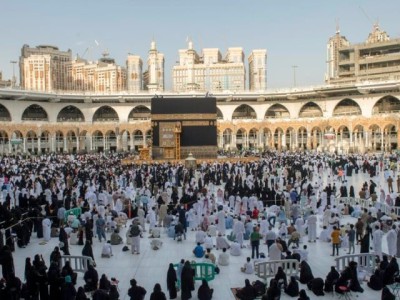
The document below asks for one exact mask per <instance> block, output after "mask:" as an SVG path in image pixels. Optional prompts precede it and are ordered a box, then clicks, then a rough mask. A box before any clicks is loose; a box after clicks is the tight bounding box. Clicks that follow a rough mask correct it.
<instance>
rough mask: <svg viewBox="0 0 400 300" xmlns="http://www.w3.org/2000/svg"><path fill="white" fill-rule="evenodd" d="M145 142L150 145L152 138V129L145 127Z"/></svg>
mask: <svg viewBox="0 0 400 300" xmlns="http://www.w3.org/2000/svg"><path fill="white" fill-rule="evenodd" d="M145 138H146V144H147V145H151V141H152V140H153V129H151V128H150V129H147V130H146V136H145Z"/></svg>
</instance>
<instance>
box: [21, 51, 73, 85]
mask: <svg viewBox="0 0 400 300" xmlns="http://www.w3.org/2000/svg"><path fill="white" fill-rule="evenodd" d="M71 60H72V51H71V50H68V51H60V50H59V49H58V48H57V47H54V46H49V45H39V46H37V47H36V48H31V47H29V46H28V45H24V46H23V47H22V49H21V56H20V58H19V67H20V81H21V87H22V88H24V89H27V90H37V91H44V92H50V91H53V90H64V89H65V88H66V86H67V69H68V65H69V63H70V62H71Z"/></svg>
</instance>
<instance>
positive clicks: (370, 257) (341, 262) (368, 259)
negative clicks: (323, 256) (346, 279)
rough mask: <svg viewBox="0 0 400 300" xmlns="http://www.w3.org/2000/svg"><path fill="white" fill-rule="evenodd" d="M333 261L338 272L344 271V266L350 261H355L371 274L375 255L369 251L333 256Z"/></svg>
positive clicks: (374, 264)
mask: <svg viewBox="0 0 400 300" xmlns="http://www.w3.org/2000/svg"><path fill="white" fill-rule="evenodd" d="M335 261H336V270H337V271H338V272H339V273H340V272H342V271H344V269H346V267H347V266H348V265H349V263H350V262H352V261H355V262H356V263H357V264H358V267H360V268H362V269H363V270H365V271H367V272H368V273H370V274H373V273H374V271H375V269H376V255H375V254H371V253H360V254H351V255H344V256H340V257H338V258H335Z"/></svg>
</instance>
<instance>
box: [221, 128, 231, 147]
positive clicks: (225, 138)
mask: <svg viewBox="0 0 400 300" xmlns="http://www.w3.org/2000/svg"><path fill="white" fill-rule="evenodd" d="M222 143H223V147H224V149H226V150H228V149H229V148H230V145H231V144H232V129H230V128H226V129H225V130H224V132H223V133H222Z"/></svg>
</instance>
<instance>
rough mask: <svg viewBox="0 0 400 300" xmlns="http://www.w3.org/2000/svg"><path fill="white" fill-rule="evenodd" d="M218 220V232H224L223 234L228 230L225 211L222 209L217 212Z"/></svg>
mask: <svg viewBox="0 0 400 300" xmlns="http://www.w3.org/2000/svg"><path fill="white" fill-rule="evenodd" d="M217 220H218V224H217V230H218V232H220V233H222V235H225V231H226V225H225V212H224V211H223V210H220V211H219V212H218V213H217Z"/></svg>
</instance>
